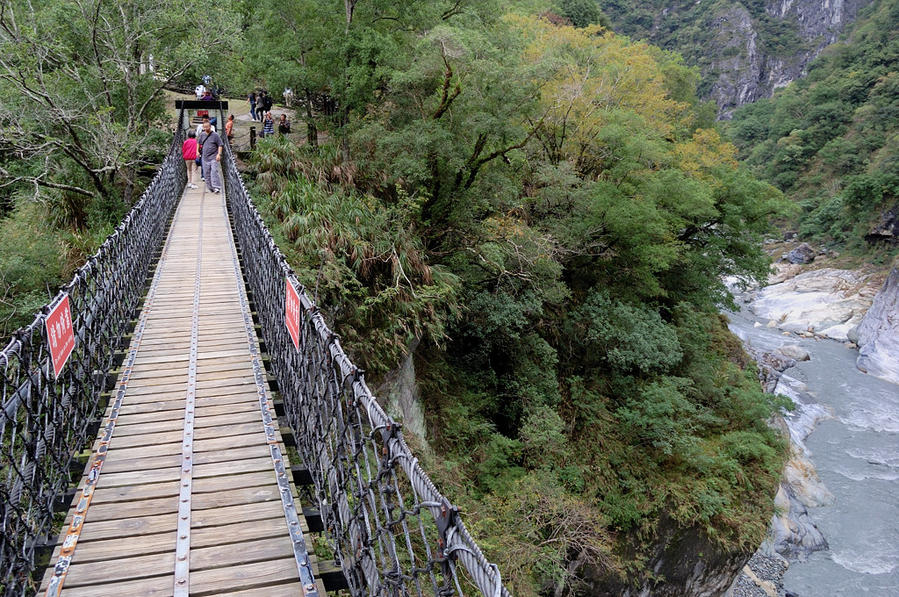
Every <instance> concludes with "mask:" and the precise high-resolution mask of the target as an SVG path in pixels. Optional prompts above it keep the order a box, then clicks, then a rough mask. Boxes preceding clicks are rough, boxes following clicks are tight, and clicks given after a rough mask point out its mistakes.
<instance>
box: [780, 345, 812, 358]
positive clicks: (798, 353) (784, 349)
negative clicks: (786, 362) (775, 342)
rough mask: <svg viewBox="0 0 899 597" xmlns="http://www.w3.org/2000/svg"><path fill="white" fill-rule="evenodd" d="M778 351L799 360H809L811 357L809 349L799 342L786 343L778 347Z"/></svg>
mask: <svg viewBox="0 0 899 597" xmlns="http://www.w3.org/2000/svg"><path fill="white" fill-rule="evenodd" d="M777 352H779V353H780V354H782V355H784V356H785V357H789V358H791V359H796V360H797V361H807V360H809V359H810V358H811V357H810V356H809V354H808V351H807V350H806V349H804V348H802V347H801V346H799V345H798V344H784V345H783V346H781V347H780V348H778V349H777Z"/></svg>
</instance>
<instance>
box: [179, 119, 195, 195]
mask: <svg viewBox="0 0 899 597" xmlns="http://www.w3.org/2000/svg"><path fill="white" fill-rule="evenodd" d="M181 157H183V158H184V166H185V167H186V168H187V186H188V188H191V189H195V188H197V185H195V184H194V171H195V170H196V169H197V163H196V159H197V133H196V132H194V130H193V129H191V130H189V131H187V139H185V140H184V143H183V144H182V145H181Z"/></svg>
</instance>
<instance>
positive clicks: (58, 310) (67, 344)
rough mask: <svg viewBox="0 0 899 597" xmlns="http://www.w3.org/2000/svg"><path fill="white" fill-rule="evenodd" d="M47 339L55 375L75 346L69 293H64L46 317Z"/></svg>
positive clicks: (55, 375)
mask: <svg viewBox="0 0 899 597" xmlns="http://www.w3.org/2000/svg"><path fill="white" fill-rule="evenodd" d="M45 323H46V327H47V341H48V342H49V343H50V358H51V359H52V361H53V375H54V377H55V378H57V379H59V373H60V371H62V368H63V367H64V366H65V364H66V361H68V360H69V356H71V354H72V350H73V349H74V348H75V332H74V330H73V329H72V310H71V308H70V307H69V295H67V294H64V295H63V297H62V300H61V301H59V302H58V303H57V304H56V306H55V307H53V310H52V311H50V314H49V315H47V319H46V322H45Z"/></svg>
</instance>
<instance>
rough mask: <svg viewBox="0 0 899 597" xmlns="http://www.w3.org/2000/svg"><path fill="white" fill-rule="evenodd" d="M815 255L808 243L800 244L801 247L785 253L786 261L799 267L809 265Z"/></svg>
mask: <svg viewBox="0 0 899 597" xmlns="http://www.w3.org/2000/svg"><path fill="white" fill-rule="evenodd" d="M815 255H816V252H815V250H814V249H813V248H812V247H811V246H810V245H809V244H808V243H802V244H801V245H799V246H798V247H796V248H795V249H793V250H792V251H790V252H789V253H787V261H789V262H790V263H795V264H800V265H801V264H805V263H811V262H812V261H814V260H815Z"/></svg>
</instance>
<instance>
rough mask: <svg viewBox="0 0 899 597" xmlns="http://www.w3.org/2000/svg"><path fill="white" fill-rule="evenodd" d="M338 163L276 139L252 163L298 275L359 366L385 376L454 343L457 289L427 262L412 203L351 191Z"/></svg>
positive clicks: (448, 277) (449, 276) (266, 206)
mask: <svg viewBox="0 0 899 597" xmlns="http://www.w3.org/2000/svg"><path fill="white" fill-rule="evenodd" d="M329 157H330V158H331V160H329V159H328V158H329ZM337 158H338V154H337V153H331V154H330V155H328V154H327V152H321V153H320V152H312V151H309V150H308V149H305V148H299V147H297V146H295V145H292V144H291V143H289V142H288V141H286V140H285V139H284V138H281V137H275V138H272V139H266V140H264V141H261V142H260V143H259V146H258V148H257V151H256V152H255V153H254V155H253V160H252V165H253V166H254V167H255V168H257V170H258V172H259V174H258V176H257V179H256V182H257V185H258V186H259V189H260V190H261V191H262V192H263V194H264V196H265V197H266V200H265V202H264V203H263V204H262V207H263V209H264V210H266V212H267V213H268V214H269V215H270V223H271V224H272V226H273V229H274V231H275V233H276V234H277V235H278V236H279V237H281V238H282V239H283V241H284V242H282V246H283V245H284V244H285V243H287V247H286V248H287V250H288V251H289V254H290V255H291V257H292V258H293V265H294V269H295V271H296V274H297V277H298V278H299V280H300V281H301V282H302V283H303V284H305V285H306V286H307V287H308V289H309V290H310V292H311V293H312V295H313V296H314V297H315V299H316V301H317V302H320V303H321V304H322V305H323V307H324V309H326V312H327V313H329V314H330V315H331V317H332V319H333V321H334V322H335V323H336V325H337V326H338V329H340V330H341V334H342V335H343V338H344V341H345V342H346V344H347V346H348V347H351V349H353V350H354V352H355V353H356V354H355V357H356V360H357V361H358V362H360V363H361V364H363V365H364V366H365V368H366V369H368V370H370V371H372V372H373V373H375V374H377V373H380V372H384V371H386V370H387V369H389V368H390V367H392V366H393V364H394V363H396V362H397V361H398V360H399V358H400V356H401V355H403V354H404V353H405V351H406V350H407V347H408V345H409V344H410V343H412V342H416V343H417V341H419V340H421V339H422V338H427V339H428V340H430V341H431V342H434V343H440V342H442V341H443V340H444V339H445V324H446V322H447V321H448V320H450V319H451V318H452V317H453V312H454V311H455V309H456V308H457V307H456V297H455V293H456V286H457V282H456V278H455V276H453V275H452V274H450V273H448V272H446V271H445V270H444V269H443V268H441V267H439V266H438V267H430V266H429V265H428V264H427V262H426V261H425V259H426V258H425V256H424V251H423V247H422V245H421V240H420V239H419V238H418V237H417V236H416V235H415V234H414V228H413V227H412V226H411V222H410V219H409V217H410V214H411V213H414V211H415V209H416V206H415V202H414V201H413V200H412V199H411V198H409V197H408V196H404V197H403V200H401V201H399V202H398V203H397V204H396V205H393V206H383V205H380V206H379V205H377V201H376V199H374V198H373V197H371V196H365V195H361V194H359V193H357V192H355V191H353V190H351V189H346V188H344V187H343V186H341V185H340V182H341V177H344V178H345V177H346V176H349V173H348V172H343V173H342V172H341V167H340V165H339V164H338V163H336V162H335V161H333V160H335V159H337ZM326 164H327V165H326ZM329 178H330V179H331V180H334V181H335V182H334V184H333V185H332V184H331V183H330V182H329ZM312 180H318V181H319V184H314V183H313V182H312Z"/></svg>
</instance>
